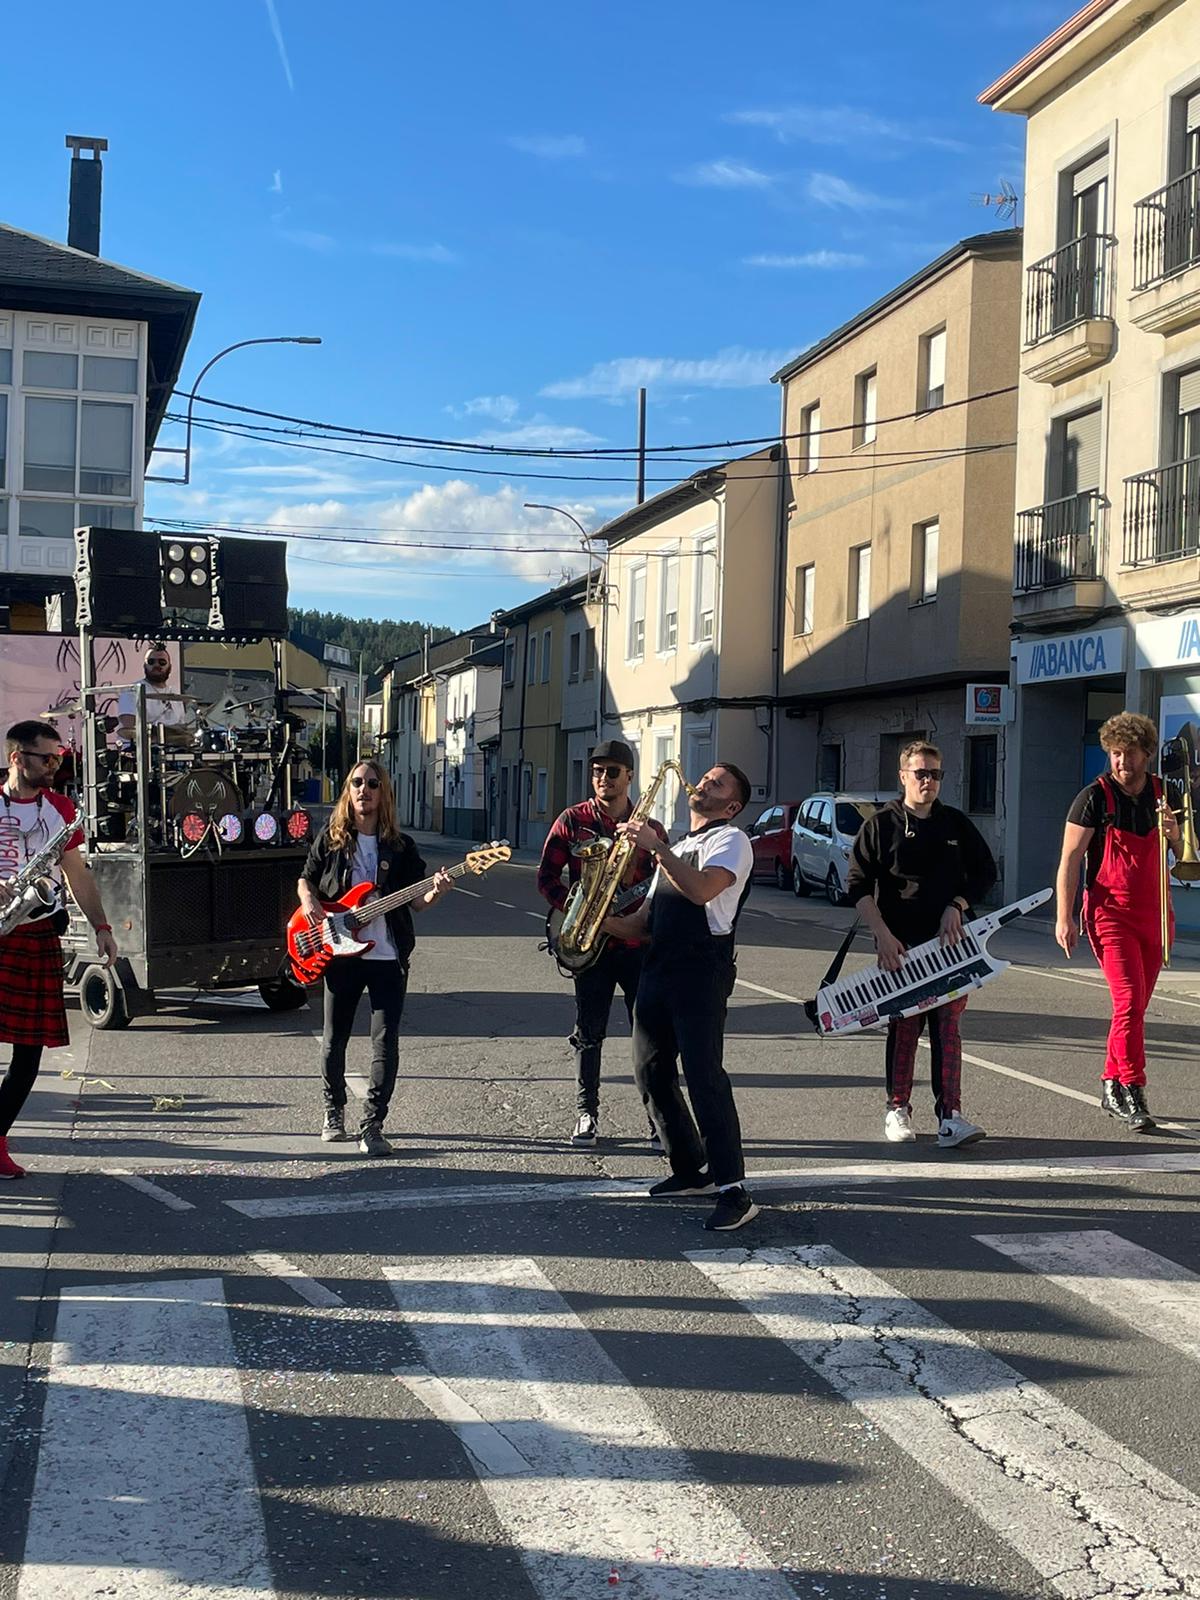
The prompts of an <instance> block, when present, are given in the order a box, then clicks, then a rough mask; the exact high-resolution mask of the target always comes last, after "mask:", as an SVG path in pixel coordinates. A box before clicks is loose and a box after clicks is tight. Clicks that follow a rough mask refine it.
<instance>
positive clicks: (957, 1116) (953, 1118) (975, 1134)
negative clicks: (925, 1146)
mask: <svg viewBox="0 0 1200 1600" xmlns="http://www.w3.org/2000/svg"><path fill="white" fill-rule="evenodd" d="M986 1138H987V1134H986V1133H984V1131H983V1129H982V1128H977V1127H976V1126H975V1124H974V1123H973V1122H968V1121H967V1119H966V1117H964V1116H963V1114H962V1112H961V1111H952V1112H951V1113H950V1115H949V1116H948V1117H943V1118H942V1120H941V1123H940V1125H939V1127H938V1135H937V1142H938V1149H939V1150H953V1149H954V1148H955V1147H956V1146H958V1145H960V1144H978V1143H979V1141H980V1139H986Z"/></svg>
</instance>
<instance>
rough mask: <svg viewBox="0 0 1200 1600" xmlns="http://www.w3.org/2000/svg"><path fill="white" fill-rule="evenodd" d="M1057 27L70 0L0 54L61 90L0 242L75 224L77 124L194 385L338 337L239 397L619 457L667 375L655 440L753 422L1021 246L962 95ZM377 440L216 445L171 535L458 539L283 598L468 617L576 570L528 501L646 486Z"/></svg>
mask: <svg viewBox="0 0 1200 1600" xmlns="http://www.w3.org/2000/svg"><path fill="white" fill-rule="evenodd" d="M1071 9H1072V6H1071V4H1070V0H1062V3H1042V0H1012V3H1007V4H1006V3H1003V0H998V3H996V4H990V5H989V4H983V5H978V6H977V5H963V3H962V0H903V3H902V4H896V3H895V0H860V3H859V4H858V5H857V6H856V7H847V6H840V7H831V6H818V5H815V4H811V3H801V0H791V3H783V0H778V3H774V0H761V3H756V0H746V3H744V4H742V5H740V6H736V7H735V6H729V5H728V4H720V5H718V4H716V3H713V0H689V3H687V4H684V3H674V0H671V3H656V4H646V0H641V3H639V4H633V3H627V0H610V3H609V4H608V5H606V6H603V7H599V6H568V5H563V4H562V3H561V0H558V3H556V4H553V5H552V4H548V3H542V0H522V3H520V4H517V3H504V0H500V3H497V0H487V3H485V0H461V3H460V4H459V5H457V6H454V7H449V6H441V5H428V4H426V5H415V4H410V3H407V0H404V3H397V0H390V3H384V0H355V3H354V4H348V5H343V6H340V7H331V6H330V5H329V4H328V0H319V3H318V0H205V4H204V5H202V6H186V7H185V6H163V5H161V4H157V3H154V4H151V3H149V0H126V3H125V4H124V5H122V6H120V7H118V8H116V10H114V9H112V8H107V9H106V8H96V7H95V6H94V5H92V4H90V3H89V4H86V5H85V4H82V3H79V0H60V3H59V4H58V5H56V6H55V8H54V30H53V31H54V34H55V35H56V37H57V38H58V39H59V40H60V41H63V40H66V41H69V47H67V48H60V47H57V46H54V47H52V46H51V44H50V41H49V39H48V36H47V32H46V13H45V12H44V11H40V10H39V9H38V8H36V7H27V6H26V7H20V8H17V10H16V11H15V12H13V13H12V14H11V15H9V16H8V17H7V18H6V22H5V35H6V39H5V45H6V48H5V54H6V57H7V59H8V61H9V62H10V63H11V62H14V61H15V62H27V63H34V62H41V63H42V66H41V67H40V68H39V69H38V70H32V69H31V70H27V71H21V72H19V73H16V74H12V73H10V74H9V75H7V76H8V81H7V84H6V89H5V94H4V96H3V97H0V138H2V140H3V148H4V150H5V151H6V153H7V159H6V160H5V162H4V170H3V190H2V196H3V198H2V202H0V219H2V220H4V221H6V222H10V223H12V224H14V225H16V226H18V227H23V228H28V229H30V230H31V231H33V232H35V233H42V234H46V235H48V236H50V237H52V238H63V237H65V230H66V215H65V213H66V194H67V174H68V158H67V154H66V151H65V149H64V147H63V138H64V135H65V134H67V133H80V134H98V135H103V136H105V137H107V138H108V140H109V142H110V150H109V153H108V156H107V158H106V165H105V194H104V223H103V239H102V250H103V253H104V254H105V255H106V256H107V257H108V258H109V259H111V260H115V261H119V262H122V263H124V264H126V265H129V266H134V267H137V268H139V269H140V270H143V271H146V272H149V273H151V274H154V275H157V276H160V277H164V278H168V279H172V280H174V281H176V282H179V283H183V284H186V285H188V286H189V287H191V288H195V289H198V290H200V291H201V292H202V293H203V296H204V299H203V303H202V307H201V311H200V316H199V320H198V322H197V326H196V332H195V335H194V338H193V341H192V346H191V351H190V354H189V359H188V362H187V364H186V366H185V368H184V384H183V386H184V387H187V386H189V385H190V383H191V381H192V379H193V377H194V376H195V374H196V372H197V371H198V370H199V367H200V366H201V365H202V364H203V362H204V361H205V360H207V358H208V357H209V356H210V355H212V354H213V353H215V352H216V351H217V350H219V349H221V347H222V346H224V345H226V344H230V343H232V342H233V341H234V340H237V339H244V338H253V337H262V336H269V335H275V334H316V335H319V336H320V337H321V338H322V339H323V341H324V342H323V344H322V346H321V348H320V349H306V348H301V347H291V346H279V347H267V348H265V349H256V350H248V351H241V352H238V353H236V354H234V355H232V356H230V357H228V358H227V360H225V361H223V362H222V363H221V364H220V365H219V366H218V367H216V368H215V369H214V371H213V373H212V374H211V376H210V377H209V378H208V379H206V381H205V385H204V390H205V392H206V393H208V394H211V395H213V396H215V397H217V398H220V399H224V400H229V401H233V402H236V403H238V404H241V405H247V406H255V407H261V408H263V409H266V410H271V411H278V412H285V413H288V414H290V415H299V416H303V417H308V418H314V419H322V420H331V421H334V422H337V423H342V424H348V425H352V426H357V427H362V428H368V429H374V430H384V431H390V432H396V433H403V434H410V435H421V436H429V437H439V438H455V439H470V440H474V441H482V442H493V443H497V444H501V445H503V444H520V445H533V446H547V445H548V446H559V445H565V446H582V447H587V446H591V445H596V444H603V445H609V446H612V445H625V444H631V443H632V442H633V439H634V432H635V409H634V408H635V398H634V395H635V391H636V388H637V386H638V384H639V383H645V384H646V386H647V388H648V389H649V442H650V444H651V445H655V444H658V445H662V444H667V443H677V442H688V441H710V440H723V439H726V438H745V437H752V436H759V435H763V434H767V433H769V432H770V431H771V430H772V429H773V428H775V427H776V426H777V421H778V390H777V389H776V388H774V387H773V386H772V385H771V384H770V383H769V382H768V381H767V379H768V378H769V375H770V373H771V372H772V371H773V370H774V369H775V368H776V367H777V366H778V365H779V364H780V363H781V362H782V361H783V360H785V359H787V358H788V357H789V356H791V355H793V354H795V353H796V352H797V351H799V350H800V349H802V348H803V347H804V346H805V345H807V344H809V343H811V342H812V341H814V340H816V339H818V338H820V337H821V336H822V335H823V334H825V333H827V332H828V331H829V330H830V329H831V328H834V327H836V326H837V325H838V324H839V323H840V322H842V321H844V320H845V319H846V318H847V317H849V316H851V315H852V314H853V313H854V312H855V311H856V310H857V309H858V308H859V307H861V306H863V305H865V304H867V303H869V302H870V301H871V300H872V299H874V298H876V297H877V296H878V295H880V294H881V293H883V292H884V291H885V290H886V289H887V288H888V287H889V286H890V285H892V284H893V283H896V282H898V281H900V280H901V279H903V278H905V277H907V276H908V275H909V274H911V273H912V272H914V271H915V270H917V269H918V268H919V267H920V266H921V265H922V264H923V263H925V262H926V261H928V260H931V259H932V258H933V257H934V256H936V255H937V254H939V253H940V252H941V251H942V250H943V249H945V248H946V247H947V246H948V245H949V244H951V243H953V241H954V240H955V239H957V238H960V237H962V236H964V235H966V234H969V233H974V232H979V231H982V230H984V229H986V228H988V227H992V226H996V225H998V224H997V223H996V220H995V218H994V217H993V216H992V215H990V214H989V213H988V212H987V211H986V210H984V209H981V208H980V207H979V205H978V204H977V203H975V200H974V197H975V196H977V195H978V194H980V193H981V192H983V191H988V190H994V189H995V188H996V187H997V186H998V184H999V182H1000V181H1001V180H1002V179H1005V178H1007V179H1009V180H1010V181H1012V182H1013V183H1014V184H1017V185H1018V186H1019V184H1020V177H1021V169H1022V148H1023V125H1022V124H1021V122H1020V121H1019V120H1017V119H1014V118H1009V117H1000V116H997V115H996V114H995V113H993V112H989V111H986V110H983V109H982V108H980V107H979V106H977V105H976V103H975V96H976V94H977V93H978V92H979V90H980V89H981V88H983V87H984V86H985V85H986V84H987V83H988V82H990V81H991V80H992V79H993V78H994V77H996V76H998V75H999V73H1000V72H1001V71H1003V70H1004V69H1005V68H1006V67H1008V66H1010V65H1011V64H1012V63H1013V62H1014V61H1016V60H1017V59H1018V58H1019V57H1020V56H1021V55H1022V54H1024V52H1025V51H1026V50H1027V49H1028V48H1029V47H1030V46H1031V45H1033V44H1034V43H1036V42H1037V41H1038V40H1039V39H1040V38H1042V37H1044V36H1045V35H1046V34H1047V33H1048V32H1050V31H1051V30H1052V29H1053V28H1054V27H1056V26H1057V25H1058V24H1059V23H1060V22H1061V21H1063V20H1064V18H1065V17H1066V16H1067V15H1068V14H1069V13H1070V11H1071ZM17 150H20V151H21V156H20V158H19V159H15V157H14V152H15V151H17ZM161 442H163V443H174V442H177V439H176V438H175V437H173V436H172V434H171V433H170V431H169V430H168V431H166V432H164V434H163V435H162V436H161ZM349 448H352V447H349ZM375 453H376V454H379V455H382V456H384V457H385V458H386V459H384V460H364V459H355V458H350V457H345V456H338V455H329V454H325V455H322V454H317V453H311V452H308V451H301V450H298V449H295V448H279V447H271V446H269V445H267V444H265V443H263V442H259V441H248V440H242V439H233V438H231V437H229V436H228V435H225V434H218V433H211V432H205V433H202V434H200V435H198V442H197V449H196V452H195V458H194V464H193V475H192V484H191V486H190V488H188V489H170V488H165V487H163V486H151V488H150V491H149V492H148V495H147V514H148V516H155V517H161V518H168V517H189V518H195V519H199V520H207V521H212V522H219V523H224V524H230V525H239V526H241V525H253V526H257V525H260V524H270V525H272V526H277V527H280V528H287V529H289V530H290V529H295V530H305V531H308V532H312V531H317V532H332V531H333V530H335V529H336V530H341V531H343V532H348V533H351V534H353V533H354V532H355V530H368V531H367V532H365V533H363V534H362V535H361V536H362V537H366V538H371V539H377V540H382V539H390V540H408V541H410V542H411V543H414V544H415V543H416V542H418V541H420V540H429V541H434V542H438V541H439V540H440V542H443V543H451V542H457V543H463V544H470V545H472V547H473V548H472V549H471V550H470V551H460V550H435V549H417V548H399V547H397V546H395V545H391V546H388V547H387V548H382V547H377V548H375V549H371V548H369V547H363V546H360V545H356V544H332V543H330V544H322V543H315V542H313V541H311V540H305V541H303V542H300V541H297V542H296V543H295V544H294V545H293V547H292V559H291V563H290V574H291V584H292V596H293V601H294V602H295V603H297V604H305V605H309V604H316V605H322V606H328V607H331V608H333V609H338V610H344V611H347V612H349V613H351V614H356V615H364V616H368V615H369V616H392V617H418V618H421V619H423V620H428V621H433V622H438V623H444V624H448V625H450V626H454V627H459V626H467V625H469V624H471V623H473V622H475V621H477V620H479V619H481V618H483V617H486V616H487V614H488V613H489V612H490V611H491V610H493V609H494V608H496V607H497V606H506V605H513V604H516V603H518V602H519V601H521V600H523V599H526V598H528V597H529V596H530V595H532V594H534V593H536V592H537V591H538V590H539V589H541V588H544V587H546V586H547V585H548V584H549V583H552V582H554V581H556V579H557V577H558V576H559V574H560V572H561V570H562V569H563V568H564V566H571V565H572V564H573V557H572V556H571V555H570V554H569V553H567V554H559V553H557V552H559V551H563V552H569V551H570V549H571V547H572V546H573V545H577V543H578V540H577V536H576V535H575V533H574V530H572V529H571V527H570V525H569V524H568V523H567V522H566V521H564V520H563V519H561V518H558V517H556V516H555V515H554V514H553V513H544V512H529V511H525V510H524V509H523V503H524V502H526V501H529V500H535V501H548V502H553V503H554V504H557V505H561V506H564V507H566V508H567V509H569V510H571V511H572V512H574V514H575V515H577V516H578V517H580V518H581V520H582V521H583V522H584V523H585V524H587V525H589V526H594V525H598V524H599V523H601V522H603V521H604V520H606V519H607V518H608V517H611V516H613V515H615V514H616V513H617V512H618V511H620V510H622V509H623V508H624V507H625V506H627V505H628V504H630V503H631V501H632V498H633V484H632V482H631V481H628V480H629V478H630V476H631V474H632V472H633V468H632V467H631V466H629V465H628V464H625V463H621V464H610V465H608V466H598V465H597V464H595V463H593V462H575V463H570V462H567V463H559V462H546V461H538V462H527V463H520V462H517V463H514V462H512V461H511V460H505V459H501V460H499V461H497V460H490V461H489V460H485V459H481V458H479V457H459V458H457V460H450V461H448V464H449V466H450V467H451V468H452V470H432V469H430V468H428V467H418V466H414V465H412V464H411V462H412V461H413V460H414V459H419V460H425V461H429V460H435V459H439V458H436V457H434V456H431V455H430V454H429V453H428V452H419V453H418V452H413V451H411V450H408V451H406V450H400V449H390V448H383V449H376V451H375ZM440 459H442V460H447V459H448V458H444V457H443V458H440ZM161 465H163V467H164V468H165V470H168V471H169V470H172V469H171V467H170V465H169V464H168V463H165V462H164V463H162V464H161ZM466 466H472V467H480V468H489V469H491V470H493V471H496V472H497V473H498V474H499V475H498V476H493V477H489V476H482V475H480V476H471V475H468V474H467V473H465V472H464V470H463V469H464V467H466ZM522 467H524V470H525V472H526V473H530V472H531V471H532V470H537V471H543V472H560V473H563V474H569V475H572V476H573V477H575V478H577V479H582V480H583V481H561V480H559V481H555V480H550V479H541V480H539V479H537V478H535V477H533V476H531V475H526V476H522V475H521V468H522ZM685 470H690V469H685ZM650 471H651V476H652V477H653V478H660V479H662V480H663V481H664V482H665V481H666V479H667V478H669V477H670V475H671V474H670V468H669V467H667V466H665V465H659V464H656V465H653V466H652V467H651V469H650ZM597 476H602V477H605V478H610V479H616V480H618V481H603V482H602V481H589V480H594V479H595V478H596V477H597ZM661 486H662V482H660V483H658V484H655V483H651V485H650V488H651V491H653V490H654V489H655V488H656V487H661ZM418 530H419V531H418ZM425 530H434V531H431V532H426V531H425ZM487 546H501V547H502V548H500V549H499V550H493V549H488V548H485V547H487ZM520 547H525V548H529V547H550V548H549V551H548V553H535V554H522V553H520ZM574 566H575V567H576V569H577V567H578V563H577V562H574Z"/></svg>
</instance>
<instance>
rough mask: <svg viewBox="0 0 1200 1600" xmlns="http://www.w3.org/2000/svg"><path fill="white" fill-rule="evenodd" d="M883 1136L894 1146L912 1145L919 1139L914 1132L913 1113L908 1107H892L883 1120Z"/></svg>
mask: <svg viewBox="0 0 1200 1600" xmlns="http://www.w3.org/2000/svg"><path fill="white" fill-rule="evenodd" d="M883 1136H884V1138H885V1139H890V1140H891V1141H892V1143H893V1144H911V1143H912V1141H913V1140H914V1139H915V1138H916V1137H917V1136H916V1134H915V1133H914V1132H913V1125H912V1111H911V1109H910V1108H909V1107H908V1106H892V1107H890V1109H889V1110H888V1114H887V1116H886V1117H884V1119H883Z"/></svg>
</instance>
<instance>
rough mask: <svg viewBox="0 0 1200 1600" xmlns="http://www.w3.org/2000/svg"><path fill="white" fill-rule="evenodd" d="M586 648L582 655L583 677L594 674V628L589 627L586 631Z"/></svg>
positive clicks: (589, 676) (590, 676)
mask: <svg viewBox="0 0 1200 1600" xmlns="http://www.w3.org/2000/svg"><path fill="white" fill-rule="evenodd" d="M586 637H587V648H586V649H585V651H584V655H583V661H584V666H583V675H584V677H585V678H594V677H595V676H596V630H595V629H594V628H589V629H588V631H587V636H586Z"/></svg>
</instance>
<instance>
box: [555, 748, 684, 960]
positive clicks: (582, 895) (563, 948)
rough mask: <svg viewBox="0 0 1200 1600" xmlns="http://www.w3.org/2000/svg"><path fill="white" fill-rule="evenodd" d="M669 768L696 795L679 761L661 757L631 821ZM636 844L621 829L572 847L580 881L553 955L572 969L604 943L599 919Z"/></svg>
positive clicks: (646, 807) (644, 813)
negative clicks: (611, 835) (617, 833)
mask: <svg viewBox="0 0 1200 1600" xmlns="http://www.w3.org/2000/svg"><path fill="white" fill-rule="evenodd" d="M668 772H674V773H675V775H676V776H677V777H678V779H679V781H680V783H681V784H682V785H683V787H684V788H685V789H686V790H687V792H688V794H689V795H692V794H695V792H696V791H695V789H693V787H692V785H691V784H690V783H689V782H688V781H687V778H686V777H685V776H684V773H683V768H682V767H681V766H680V765H679V763H678V761H675V760H668V761H664V762H663V764H662V766H661V767H659V769H658V771H657V772H656V773H655V774H654V777H653V778H652V779H651V781H650V783H649V784H648V785H647V787H646V790H645V792H644V794H643V795H642V796H641V798H640V799H639V801H638V803H637V805H635V806H634V808H633V810H632V811H631V812H630V813H629V817H628V821H629V822H630V823H642V822H645V821H646V819H647V818H648V817H649V815H650V808H651V806H653V804H654V800H655V797H656V796H657V794H658V791H659V790H660V789H661V788H662V785H663V780H664V779H665V778H666V775H667V773H668ZM636 849H637V846H636V845H635V844H634V842H633V840H632V839H631V838H629V836H628V835H627V834H622V836H621V837H620V838H619V839H590V840H588V842H587V843H586V844H580V845H576V846H575V848H574V850H573V851H572V852H571V853H572V855H573V856H574V857H575V859H576V860H577V861H578V862H579V881H578V882H577V883H574V884H572V885H571V888H570V890H569V891H568V894H567V902H566V905H565V906H564V907H563V920H562V926H561V928H559V930H558V935H557V938H556V939H555V941H554V943H555V946H556V949H555V954H556V956H557V957H558V959H559V960H560V962H561V964H562V965H563V966H565V967H567V968H569V970H570V971H571V972H572V973H577V972H582V971H583V970H584V968H585V967H589V966H591V964H592V962H593V961H595V959H596V957H597V956H598V955H599V954H600V952H601V950H602V949H603V948H604V941H603V939H602V938H601V936H600V924H601V923H602V922H603V921H604V919H605V917H606V916H608V913H609V908H610V907H611V906H612V903H613V900H614V899H615V898H616V894H617V891H618V890H619V889H620V887H621V879H622V878H623V877H624V876H625V872H626V869H627V867H628V866H629V863H630V861H631V860H632V858H633V853H634V851H635V850H636Z"/></svg>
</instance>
